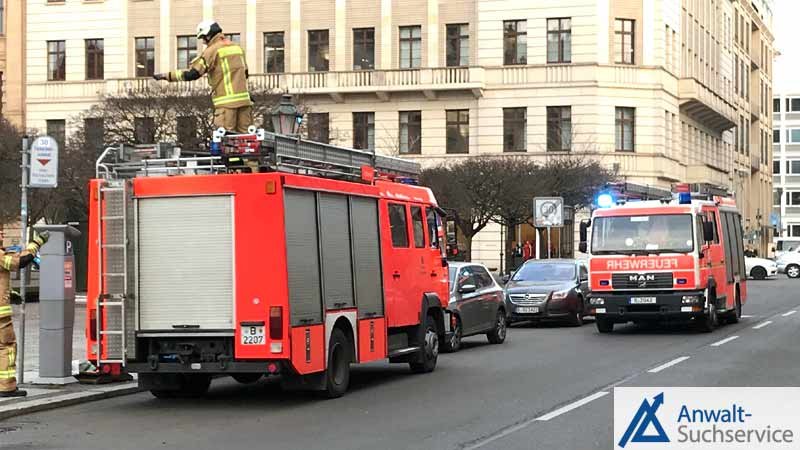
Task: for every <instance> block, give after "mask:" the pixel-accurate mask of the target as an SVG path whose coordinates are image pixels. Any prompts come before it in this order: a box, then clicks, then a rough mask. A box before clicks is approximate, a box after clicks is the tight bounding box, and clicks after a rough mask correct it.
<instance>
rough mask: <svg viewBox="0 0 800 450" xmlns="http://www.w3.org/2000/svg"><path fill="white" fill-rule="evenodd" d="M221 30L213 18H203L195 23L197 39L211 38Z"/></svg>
mask: <svg viewBox="0 0 800 450" xmlns="http://www.w3.org/2000/svg"><path fill="white" fill-rule="evenodd" d="M221 32H222V28H221V27H220V26H219V24H218V23H217V22H216V21H214V20H204V21H202V22H200V23H198V24H197V39H211V38H212V37H213V36H214V35H215V34H217V33H221Z"/></svg>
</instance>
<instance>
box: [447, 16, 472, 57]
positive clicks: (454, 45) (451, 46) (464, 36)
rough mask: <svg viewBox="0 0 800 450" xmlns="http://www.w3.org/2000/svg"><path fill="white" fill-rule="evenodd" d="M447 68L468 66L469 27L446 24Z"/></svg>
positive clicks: (458, 24) (459, 24) (464, 24)
mask: <svg viewBox="0 0 800 450" xmlns="http://www.w3.org/2000/svg"><path fill="white" fill-rule="evenodd" d="M446 39H447V46H446V47H447V48H446V50H445V52H446V61H445V62H446V64H447V67H459V66H462V67H463V66H468V65H469V25H468V24H466V23H455V24H447V38H446Z"/></svg>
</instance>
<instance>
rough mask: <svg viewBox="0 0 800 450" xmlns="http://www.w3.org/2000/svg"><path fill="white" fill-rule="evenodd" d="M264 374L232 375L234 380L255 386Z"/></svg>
mask: <svg viewBox="0 0 800 450" xmlns="http://www.w3.org/2000/svg"><path fill="white" fill-rule="evenodd" d="M262 376H263V374H261V373H235V374H233V375H231V377H233V379H234V380H236V381H237V382H239V383H242V384H253V383H255V382H256V381H258V380H260V379H261V377H262Z"/></svg>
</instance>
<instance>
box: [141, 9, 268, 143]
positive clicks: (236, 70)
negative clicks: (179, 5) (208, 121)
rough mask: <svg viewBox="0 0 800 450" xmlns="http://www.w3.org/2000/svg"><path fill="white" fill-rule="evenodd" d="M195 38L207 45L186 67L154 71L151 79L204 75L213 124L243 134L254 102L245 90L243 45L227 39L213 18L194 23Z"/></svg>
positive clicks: (182, 78) (194, 77) (251, 114)
mask: <svg viewBox="0 0 800 450" xmlns="http://www.w3.org/2000/svg"><path fill="white" fill-rule="evenodd" d="M197 39H202V40H203V42H204V43H205V44H206V48H205V50H203V53H201V54H200V55H199V56H198V57H197V58H195V59H194V60H192V62H191V64H190V66H189V68H188V69H186V70H181V69H178V70H174V71H172V72H169V73H157V74H155V75H153V78H155V79H156V80H167V81H170V82H174V81H193V80H196V79H198V78H200V77H202V76H203V75H206V74H207V75H208V84H209V85H210V86H211V101H212V103H213V104H214V126H215V127H223V128H225V130H227V131H229V132H235V133H246V132H247V128H248V127H249V126H250V125H252V124H253V107H252V105H253V102H252V101H251V99H250V92H249V91H248V90H247V77H248V73H247V62H246V61H245V57H244V51H243V50H242V47H240V46H238V45H236V44H234V43H233V42H231V41H230V40H228V39H227V38H226V37H225V35H224V34H222V28H220V26H219V24H217V22H214V21H213V20H205V21H203V22H200V24H198V25H197Z"/></svg>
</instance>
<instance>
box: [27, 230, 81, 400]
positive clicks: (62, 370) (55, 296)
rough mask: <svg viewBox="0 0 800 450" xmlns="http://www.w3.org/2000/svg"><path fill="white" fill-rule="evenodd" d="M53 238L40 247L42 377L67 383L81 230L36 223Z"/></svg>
mask: <svg viewBox="0 0 800 450" xmlns="http://www.w3.org/2000/svg"><path fill="white" fill-rule="evenodd" d="M34 229H35V230H36V231H37V232H42V231H47V232H49V233H50V239H49V240H48V241H47V243H46V244H45V245H44V246H43V247H42V248H41V249H40V250H39V256H40V258H41V264H40V268H39V280H40V286H39V379H37V380H36V381H35V382H36V383H43V384H66V383H72V382H76V381H77V380H76V379H75V378H74V377H73V376H72V331H73V328H74V325H75V257H74V255H73V245H72V242H73V240H75V239H76V238H78V237H79V236H80V235H81V233H80V231H78V230H77V229H75V228H73V227H71V226H69V225H37V226H35V227H34Z"/></svg>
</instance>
